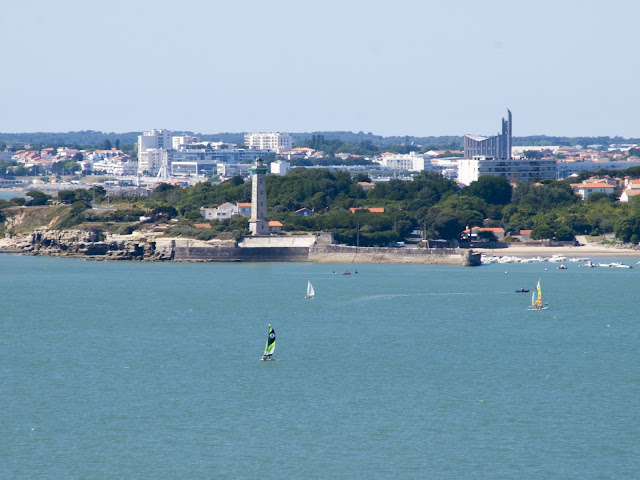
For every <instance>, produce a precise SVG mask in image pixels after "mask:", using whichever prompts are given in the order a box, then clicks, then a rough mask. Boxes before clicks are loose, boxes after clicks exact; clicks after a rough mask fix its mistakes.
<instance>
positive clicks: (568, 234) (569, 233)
mask: <svg viewBox="0 0 640 480" xmlns="http://www.w3.org/2000/svg"><path fill="white" fill-rule="evenodd" d="M575 236H576V232H574V231H573V230H572V229H571V228H569V227H567V226H566V225H560V226H559V227H558V228H556V231H555V238H556V240H559V241H561V242H570V241H571V240H574V239H575Z"/></svg>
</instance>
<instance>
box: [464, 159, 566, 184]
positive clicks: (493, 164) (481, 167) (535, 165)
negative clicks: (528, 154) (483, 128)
mask: <svg viewBox="0 0 640 480" xmlns="http://www.w3.org/2000/svg"><path fill="white" fill-rule="evenodd" d="M482 175H495V176H497V177H504V178H506V179H508V180H510V181H514V182H529V181H531V180H541V179H543V178H551V179H555V178H556V160H555V159H554V158H538V159H527V160H514V159H496V158H487V157H475V158H472V159H467V158H463V159H460V160H459V162H458V182H459V183H462V184H463V185H469V184H470V183H471V182H475V181H477V180H478V178H480V176H482Z"/></svg>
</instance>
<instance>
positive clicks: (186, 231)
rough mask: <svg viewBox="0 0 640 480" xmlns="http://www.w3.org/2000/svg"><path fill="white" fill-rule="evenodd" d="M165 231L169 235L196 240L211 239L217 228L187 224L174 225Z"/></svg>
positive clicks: (215, 235) (216, 233)
mask: <svg viewBox="0 0 640 480" xmlns="http://www.w3.org/2000/svg"><path fill="white" fill-rule="evenodd" d="M165 233H166V235H170V236H175V237H188V238H196V239H198V240H212V239H214V238H216V237H217V236H218V234H219V232H218V231H217V230H212V229H208V228H194V227H190V226H188V225H176V226H175V227H170V228H167V230H166V232H165Z"/></svg>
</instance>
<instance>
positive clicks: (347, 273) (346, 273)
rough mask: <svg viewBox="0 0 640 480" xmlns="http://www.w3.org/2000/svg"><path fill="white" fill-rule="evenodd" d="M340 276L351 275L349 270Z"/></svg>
mask: <svg viewBox="0 0 640 480" xmlns="http://www.w3.org/2000/svg"><path fill="white" fill-rule="evenodd" d="M341 275H351V272H350V271H349V270H345V271H344V272H342V274H341Z"/></svg>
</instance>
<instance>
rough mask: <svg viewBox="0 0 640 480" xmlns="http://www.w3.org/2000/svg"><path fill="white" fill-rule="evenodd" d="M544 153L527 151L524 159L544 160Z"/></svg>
mask: <svg viewBox="0 0 640 480" xmlns="http://www.w3.org/2000/svg"><path fill="white" fill-rule="evenodd" d="M542 157H544V155H543V153H542V152H541V151H540V150H525V151H524V158H542Z"/></svg>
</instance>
